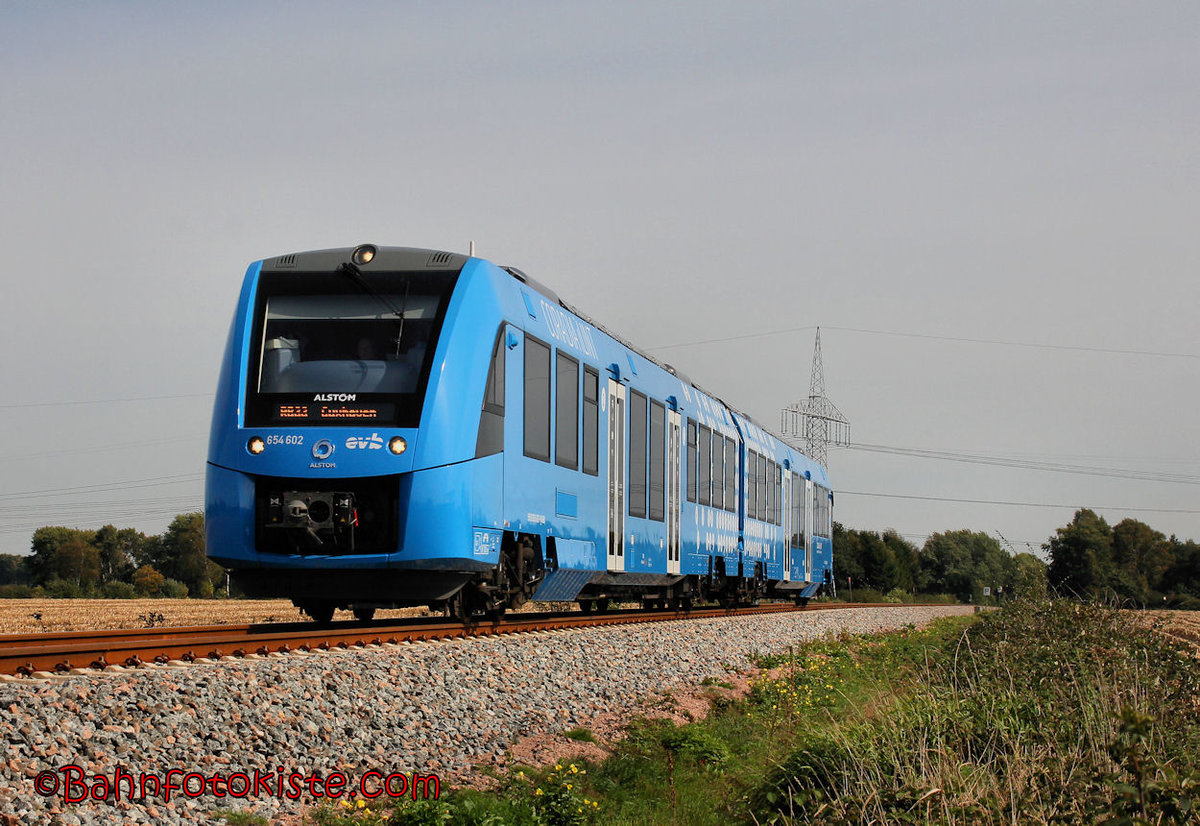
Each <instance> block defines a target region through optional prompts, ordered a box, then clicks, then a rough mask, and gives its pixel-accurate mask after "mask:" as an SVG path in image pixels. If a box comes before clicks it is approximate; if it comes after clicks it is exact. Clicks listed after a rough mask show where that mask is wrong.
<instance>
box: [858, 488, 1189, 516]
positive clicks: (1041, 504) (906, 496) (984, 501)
mask: <svg viewBox="0 0 1200 826" xmlns="http://www.w3.org/2000/svg"><path fill="white" fill-rule="evenodd" d="M835 495H837V496H867V497H872V498H877V499H910V500H916V501H919V502H956V503H960V504H966V505H1006V506H1010V507H1019V508H1054V509H1058V510H1079V509H1081V508H1087V509H1089V510H1094V511H1125V512H1128V513H1185V514H1200V510H1188V509H1186V508H1134V507H1127V506H1124V505H1085V504H1082V503H1075V504H1052V503H1049V502H1006V501H1003V500H1000V499H963V498H958V497H952V496H915V495H911V494H906V493H878V492H874V491H860V490H841V491H838V492H837V493H836V494H835Z"/></svg>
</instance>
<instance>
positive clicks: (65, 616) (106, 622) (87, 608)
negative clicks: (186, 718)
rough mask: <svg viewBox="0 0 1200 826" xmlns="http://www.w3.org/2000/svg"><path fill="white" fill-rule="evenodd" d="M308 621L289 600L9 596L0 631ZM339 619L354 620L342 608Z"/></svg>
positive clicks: (409, 612)
mask: <svg viewBox="0 0 1200 826" xmlns="http://www.w3.org/2000/svg"><path fill="white" fill-rule="evenodd" d="M428 613H429V612H428V611H427V610H425V609H423V608H406V609H402V610H397V611H379V612H378V613H377V614H376V616H377V617H378V618H384V617H402V616H414V615H422V614H428ZM304 619H307V618H306V617H304V616H303V615H302V614H301V613H300V611H299V610H298V609H297V608H296V607H295V606H294V605H292V603H291V602H290V601H288V600H286V599H5V600H0V634H35V633H38V632H39V631H93V630H99V629H105V628H150V627H160V626H161V627H166V626H171V627H178V626H190V625H243V624H248V623H256V622H299V621H301V620H304ZM334 619H335V620H343V619H346V620H348V619H353V615H352V614H350V612H349V611H338V612H337V614H336V615H335V616H334Z"/></svg>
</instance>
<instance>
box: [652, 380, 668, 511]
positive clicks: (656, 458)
mask: <svg viewBox="0 0 1200 826" xmlns="http://www.w3.org/2000/svg"><path fill="white" fill-rule="evenodd" d="M666 433H667V408H666V406H665V405H663V403H662V402H656V401H651V402H650V518H651V519H655V520H657V521H659V522H661V521H663V519H664V518H665V516H666V493H667V485H666V482H665V481H664V476H665V473H666V467H667V466H666V459H665V456H664V454H663V445H664V443H665V442H664V440H665V438H666Z"/></svg>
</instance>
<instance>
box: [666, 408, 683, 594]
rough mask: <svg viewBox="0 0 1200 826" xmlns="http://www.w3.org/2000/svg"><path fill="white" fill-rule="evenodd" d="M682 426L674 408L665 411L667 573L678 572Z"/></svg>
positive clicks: (681, 491) (681, 493)
mask: <svg viewBox="0 0 1200 826" xmlns="http://www.w3.org/2000/svg"><path fill="white" fill-rule="evenodd" d="M682 438H683V426H682V417H681V416H680V415H679V412H678V411H676V410H668V411H667V573H668V574H678V573H679V544H680V543H679V528H680V521H681V519H680V516H681V510H682V505H681V502H680V499H681V498H682V495H683V489H682V487H683V486H682V482H683V473H682V469H683V445H682Z"/></svg>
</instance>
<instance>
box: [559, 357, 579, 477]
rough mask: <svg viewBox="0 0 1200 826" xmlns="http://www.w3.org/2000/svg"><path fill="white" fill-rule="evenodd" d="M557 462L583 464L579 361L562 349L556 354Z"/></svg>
mask: <svg viewBox="0 0 1200 826" xmlns="http://www.w3.org/2000/svg"><path fill="white" fill-rule="evenodd" d="M554 366H555V374H554V380H555V388H554V392H555V404H554V421H555V422H557V427H556V429H555V431H554V463H555V464H557V465H560V466H562V467H565V468H570V469H571V470H577V469H578V468H579V362H578V361H576V360H575V359H573V358H571V357H570V356H568V355H567V354H566V353H564V352H563V351H562V350H559V351H558V353H557V354H556V355H555V363H554Z"/></svg>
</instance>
